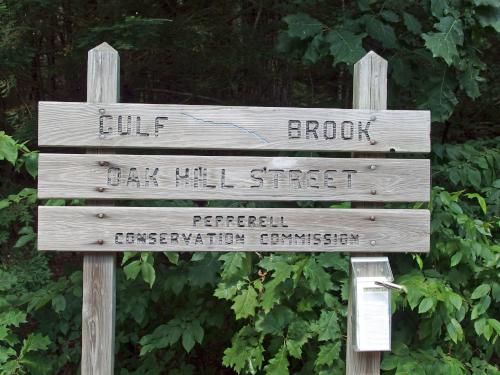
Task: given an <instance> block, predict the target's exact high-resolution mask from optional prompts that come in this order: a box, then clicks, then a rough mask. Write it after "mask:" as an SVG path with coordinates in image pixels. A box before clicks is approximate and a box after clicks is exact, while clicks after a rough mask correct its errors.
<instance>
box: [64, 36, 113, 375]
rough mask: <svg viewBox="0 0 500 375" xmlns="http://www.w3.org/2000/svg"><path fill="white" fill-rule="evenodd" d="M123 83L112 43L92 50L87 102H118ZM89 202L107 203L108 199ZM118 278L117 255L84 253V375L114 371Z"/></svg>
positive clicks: (96, 150) (82, 366) (88, 68)
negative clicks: (116, 285)
mask: <svg viewBox="0 0 500 375" xmlns="http://www.w3.org/2000/svg"><path fill="white" fill-rule="evenodd" d="M119 86H120V57H119V56H118V52H116V51H115V50H114V49H113V48H112V47H111V46H110V45H109V44H107V43H102V44H101V45H99V46H97V47H96V48H94V49H92V50H90V51H89V52H88V67H87V101H88V102H89V103H101V102H105V103H115V102H117V101H118V100H119V92H120V91H119ZM62 125H63V126H65V124H62ZM87 152H89V151H87ZM90 152H93V153H98V154H99V153H102V152H103V151H101V150H99V149H94V150H90ZM89 203H94V204H106V202H104V201H102V202H89ZM110 204H111V203H110ZM115 279H116V254H113V253H111V254H110V253H108V254H105V253H104V254H85V255H84V257H83V301H82V363H81V373H82V374H84V375H111V374H113V372H114V355H115V353H114V352H115V309H116V297H115V295H116V291H115Z"/></svg>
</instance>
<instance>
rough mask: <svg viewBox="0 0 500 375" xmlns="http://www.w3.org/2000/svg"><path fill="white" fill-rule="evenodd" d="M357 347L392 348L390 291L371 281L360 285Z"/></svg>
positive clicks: (363, 349)
mask: <svg viewBox="0 0 500 375" xmlns="http://www.w3.org/2000/svg"><path fill="white" fill-rule="evenodd" d="M357 289H358V300H357V316H356V318H357V319H356V323H357V326H358V327H357V329H358V332H357V347H358V350H359V351H373V350H375V351H384V350H390V348H391V323H390V306H389V292H388V290H387V289H385V288H381V287H377V286H375V285H374V284H372V283H370V284H368V285H366V284H365V285H358V288H357Z"/></svg>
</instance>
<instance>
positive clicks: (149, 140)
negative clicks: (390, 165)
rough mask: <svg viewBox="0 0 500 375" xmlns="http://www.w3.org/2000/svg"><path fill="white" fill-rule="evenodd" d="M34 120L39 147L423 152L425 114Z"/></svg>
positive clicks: (109, 114) (110, 107)
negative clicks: (37, 129)
mask: <svg viewBox="0 0 500 375" xmlns="http://www.w3.org/2000/svg"><path fill="white" fill-rule="evenodd" d="M38 113H39V117H38V119H39V121H38V128H39V134H38V143H39V145H40V146H72V147H139V148H145V147H147V148H172V149H196V148H198V149H243V150H326V151H368V152H389V151H390V150H393V151H395V152H429V151H430V136H429V135H430V115H429V112H428V111H381V110H351V109H325V108H275V107H221V106H195V105H193V106H189V105H159V104H128V103H122V104H111V103H109V104H108V103H106V104H95V103H71V102H40V103H39V112H38ZM119 116H121V117H119ZM128 116H131V117H130V124H129V117H128ZM137 117H140V121H139V127H137ZM101 120H102V123H101ZM119 121H121V124H119ZM368 122H369V123H370V125H369V127H368V128H367V129H366V127H367V126H368ZM119 126H120V128H119ZM351 127H352V128H351ZM299 129H300V132H299ZM360 129H361V131H360ZM307 130H309V131H307ZM364 130H366V132H364ZM121 133H126V135H121ZM334 137H335V138H334ZM372 143H373V144H372Z"/></svg>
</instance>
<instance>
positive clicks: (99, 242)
mask: <svg viewBox="0 0 500 375" xmlns="http://www.w3.org/2000/svg"><path fill="white" fill-rule="evenodd" d="M96 242H97V244H98V245H102V244H103V243H104V240H97V241H96Z"/></svg>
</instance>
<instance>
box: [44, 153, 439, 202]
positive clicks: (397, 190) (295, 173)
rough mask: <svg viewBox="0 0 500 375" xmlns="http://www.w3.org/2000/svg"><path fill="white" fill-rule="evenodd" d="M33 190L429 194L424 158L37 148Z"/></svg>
mask: <svg viewBox="0 0 500 375" xmlns="http://www.w3.org/2000/svg"><path fill="white" fill-rule="evenodd" d="M38 173H39V174H38V197H39V198H92V199H193V200H210V199H218V200H281V201H288V200H318V201H320V200H321V201H379V202H380V201H386V202H401V201H406V202H411V201H428V200H429V191H430V162H429V160H424V159H347V158H342V159H341V158H307V157H301V158H292V157H245V156H242V157H236V156H217V157H210V156H178V155H168V156H165V155H161V156H158V155H155V156H152V155H109V154H103V155H88V154H87V155H86V154H76V155H75V154H73V155H68V154H43V153H42V154H40V157H39V172H38Z"/></svg>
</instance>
